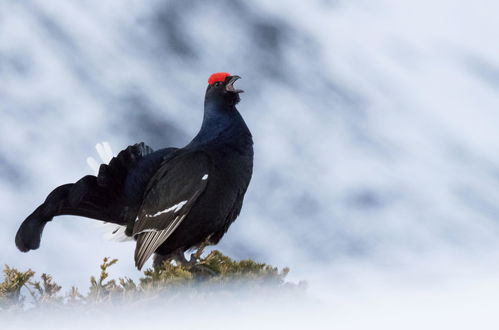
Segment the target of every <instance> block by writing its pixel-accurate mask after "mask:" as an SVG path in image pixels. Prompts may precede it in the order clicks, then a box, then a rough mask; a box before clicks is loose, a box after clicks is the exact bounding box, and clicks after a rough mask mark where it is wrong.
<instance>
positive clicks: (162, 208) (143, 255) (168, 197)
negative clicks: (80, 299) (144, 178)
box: [133, 152, 210, 269]
mask: <svg viewBox="0 0 499 330" xmlns="http://www.w3.org/2000/svg"><path fill="white" fill-rule="evenodd" d="M209 167H210V161H209V158H208V157H207V156H206V155H205V154H204V153H202V152H188V153H184V154H180V155H178V156H176V157H175V158H173V159H171V160H169V161H167V162H165V163H164V164H163V165H162V166H161V168H160V169H159V170H158V171H157V173H156V174H155V175H154V176H153V178H152V179H151V181H150V182H149V184H148V187H147V189H146V193H145V195H144V202H143V204H142V206H141V208H140V210H139V213H138V216H137V219H136V223H135V225H134V228H133V236H134V237H136V238H137V246H136V248H135V265H136V266H137V268H139V269H141V268H142V266H143V265H144V263H145V262H146V261H147V259H148V258H149V257H150V256H151V255H152V254H153V253H154V251H155V250H156V249H157V248H158V247H159V246H160V245H161V244H163V243H164V242H165V241H166V240H167V239H168V237H169V236H170V235H171V234H172V233H173V232H174V231H175V229H177V227H178V226H179V225H180V223H181V222H182V221H183V220H184V219H185V217H186V216H187V214H188V213H189V211H190V210H191V208H192V206H193V205H194V203H195V202H196V200H197V198H198V197H199V196H200V195H201V194H202V193H203V191H204V189H205V187H206V184H207V182H208V176H209Z"/></svg>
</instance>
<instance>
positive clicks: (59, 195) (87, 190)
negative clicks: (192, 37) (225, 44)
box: [15, 72, 253, 269]
mask: <svg viewBox="0 0 499 330" xmlns="http://www.w3.org/2000/svg"><path fill="white" fill-rule="evenodd" d="M239 78H240V77H239V76H231V75H230V74H228V73H225V72H219V73H215V74H213V75H211V76H210V78H209V79H208V88H207V90H206V96H205V102H204V117H203V123H202V125H201V129H200V130H199V133H198V134H197V135H196V137H194V139H193V140H192V141H191V142H190V143H189V144H188V145H186V146H185V147H183V148H165V149H160V150H157V151H153V150H152V149H151V148H150V147H148V146H147V145H145V144H144V143H138V144H135V145H132V146H129V147H127V148H126V149H125V150H122V151H121V152H120V153H119V154H118V155H117V156H116V157H114V158H113V159H112V160H111V161H110V162H109V165H106V164H102V165H101V166H100V168H99V173H98V175H97V176H93V175H87V176H85V177H83V178H81V179H80V180H78V181H77V182H75V183H70V184H65V185H62V186H59V187H57V188H56V189H54V190H53V191H52V192H51V193H50V194H49V195H48V196H47V198H46V200H45V202H44V203H43V204H42V205H40V206H39V207H38V208H37V209H36V210H35V211H34V212H33V213H32V214H31V215H29V216H28V217H27V218H26V220H24V222H23V223H22V224H21V226H20V228H19V230H18V232H17V235H16V240H15V241H16V245H17V247H18V248H19V250H21V251H23V252H27V251H29V250H34V249H37V248H38V247H39V246H40V240H41V236H42V231H43V228H44V226H45V224H46V223H47V222H49V221H51V220H52V218H53V217H55V216H58V215H77V216H83V217H88V218H92V219H97V220H101V221H105V222H109V223H113V224H118V225H121V226H126V231H125V233H126V235H128V236H132V237H133V238H134V239H135V240H136V241H137V245H136V248H135V265H136V266H137V268H138V269H141V268H142V266H143V265H144V263H145V262H146V261H147V260H148V259H149V257H150V256H151V255H152V254H153V253H156V257H157V259H159V260H167V259H172V258H174V259H176V260H179V261H183V262H186V260H185V259H184V252H185V251H187V250H189V249H194V248H198V252H197V253H196V254H195V255H196V256H199V255H200V252H202V249H203V248H204V246H205V245H208V244H217V243H218V242H219V241H220V239H221V238H222V236H223V235H224V234H225V232H227V229H228V228H229V226H230V225H231V223H232V222H233V221H234V220H235V219H236V217H237V216H238V215H239V212H240V210H241V207H242V204H243V198H244V194H245V192H246V189H247V188H248V184H249V182H250V179H251V175H252V170H253V140H252V137H251V133H250V131H249V129H248V127H247V126H246V123H245V122H244V120H243V118H242V117H241V115H240V113H239V112H238V110H237V109H236V104H237V103H238V102H239V100H240V98H239V93H241V92H242V90H239V89H235V88H234V82H235V81H236V80H237V79H239Z"/></svg>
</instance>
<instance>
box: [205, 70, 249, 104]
mask: <svg viewBox="0 0 499 330" xmlns="http://www.w3.org/2000/svg"><path fill="white" fill-rule="evenodd" d="M240 78H241V77H239V76H231V75H230V74H229V73H227V72H217V73H214V74H212V75H211V76H210V78H208V88H207V89H206V98H205V101H206V102H210V103H212V104H217V105H227V106H233V105H236V104H237V103H238V102H239V101H240V98H239V93H243V90H242V89H236V88H234V83H235V82H236V80H238V79H240Z"/></svg>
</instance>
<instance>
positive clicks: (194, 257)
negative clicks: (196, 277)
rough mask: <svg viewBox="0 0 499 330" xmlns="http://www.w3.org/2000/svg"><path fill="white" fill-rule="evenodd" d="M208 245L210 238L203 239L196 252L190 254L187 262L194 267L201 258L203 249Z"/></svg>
mask: <svg viewBox="0 0 499 330" xmlns="http://www.w3.org/2000/svg"><path fill="white" fill-rule="evenodd" d="M209 244H210V238H209V237H208V238H207V239H205V240H204V241H203V242H202V243H201V244H199V246H198V249H197V251H196V252H194V253H192V254H191V260H189V262H190V263H191V265H194V264H195V263H197V261H198V260H199V259H200V258H201V255H202V254H203V252H204V249H205V248H206V247H207V246H208V245H209Z"/></svg>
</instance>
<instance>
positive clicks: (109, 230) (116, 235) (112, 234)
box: [87, 141, 133, 242]
mask: <svg viewBox="0 0 499 330" xmlns="http://www.w3.org/2000/svg"><path fill="white" fill-rule="evenodd" d="M95 149H96V150H97V153H98V154H99V157H100V159H101V160H102V163H104V164H109V162H110V161H111V159H112V158H113V157H114V154H113V149H112V148H111V145H110V144H109V143H108V142H107V141H104V142H102V143H97V144H96V145H95ZM87 164H88V166H89V167H90V168H91V169H92V171H94V173H95V175H97V174H98V173H99V167H100V164H99V162H97V161H96V160H95V158H94V157H88V158H87ZM96 226H97V227H99V229H101V230H102V231H104V232H105V233H104V238H106V239H108V240H111V241H117V242H126V241H131V240H133V238H132V237H129V236H126V235H125V229H126V226H120V225H117V224H114V223H108V222H97V223H96Z"/></svg>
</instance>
